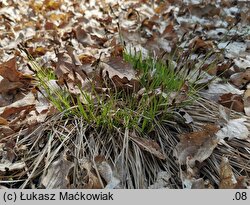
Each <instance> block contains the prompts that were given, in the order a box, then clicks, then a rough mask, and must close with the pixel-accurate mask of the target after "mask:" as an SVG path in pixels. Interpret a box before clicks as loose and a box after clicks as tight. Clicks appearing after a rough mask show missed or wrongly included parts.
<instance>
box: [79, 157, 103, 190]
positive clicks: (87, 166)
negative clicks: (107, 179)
mask: <svg viewBox="0 0 250 205" xmlns="http://www.w3.org/2000/svg"><path fill="white" fill-rule="evenodd" d="M79 162H80V167H81V169H82V171H86V174H85V175H84V176H83V178H81V179H80V180H82V182H80V183H84V186H83V188H84V189H101V188H103V186H102V184H101V182H100V180H99V178H98V176H97V175H96V173H95V171H94V169H93V168H92V163H91V162H90V161H89V160H88V159H86V158H83V159H81V160H80V161H79Z"/></svg>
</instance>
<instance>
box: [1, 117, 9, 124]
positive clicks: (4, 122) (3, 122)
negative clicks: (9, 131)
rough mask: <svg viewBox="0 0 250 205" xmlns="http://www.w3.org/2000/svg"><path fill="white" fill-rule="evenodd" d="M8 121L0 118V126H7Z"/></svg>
mask: <svg viewBox="0 0 250 205" xmlns="http://www.w3.org/2000/svg"><path fill="white" fill-rule="evenodd" d="M8 124H9V123H8V121H7V120H6V119H4V118H2V117H0V125H8Z"/></svg>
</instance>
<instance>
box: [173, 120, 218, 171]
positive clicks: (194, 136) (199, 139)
mask: <svg viewBox="0 0 250 205" xmlns="http://www.w3.org/2000/svg"><path fill="white" fill-rule="evenodd" d="M218 130H219V127H218V126H217V125H212V124H207V125H205V126H204V128H203V130H201V131H195V132H191V133H186V134H181V135H179V139H180V142H179V143H178V144H177V145H176V147H175V150H174V156H175V157H176V158H177V159H178V162H179V163H180V164H181V165H182V164H185V163H186V162H187V158H188V159H189V160H188V163H189V166H190V167H194V166H195V162H196V161H198V162H203V161H204V160H205V159H207V158H208V157H209V156H210V155H211V154H212V152H213V150H214V148H215V147H216V146H217V144H218V142H219V140H218V139H217V138H216V137H215V134H216V133H217V132H218Z"/></svg>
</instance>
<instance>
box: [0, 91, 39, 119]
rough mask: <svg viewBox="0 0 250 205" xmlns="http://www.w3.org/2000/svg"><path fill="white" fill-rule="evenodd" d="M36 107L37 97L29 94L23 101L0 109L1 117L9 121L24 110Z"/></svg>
mask: <svg viewBox="0 0 250 205" xmlns="http://www.w3.org/2000/svg"><path fill="white" fill-rule="evenodd" d="M34 106H35V97H34V95H33V94H32V93H28V94H27V95H26V96H25V97H24V98H23V99H21V100H18V101H16V102H14V103H12V104H10V105H8V106H6V107H2V108H0V116H1V117H3V118H5V119H7V118H8V117H9V116H10V115H12V114H15V115H17V114H19V112H20V111H22V110H30V109H31V108H33V107H34Z"/></svg>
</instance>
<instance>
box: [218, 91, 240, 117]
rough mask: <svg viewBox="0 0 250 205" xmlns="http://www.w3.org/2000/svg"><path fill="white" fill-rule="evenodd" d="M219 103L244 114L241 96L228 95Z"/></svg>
mask: <svg viewBox="0 0 250 205" xmlns="http://www.w3.org/2000/svg"><path fill="white" fill-rule="evenodd" d="M218 102H219V103H220V104H221V105H223V106H225V107H227V108H230V109H233V110H235V111H238V112H244V104H243V103H244V102H243V99H242V96H241V95H236V94H232V93H226V94H223V95H221V96H220V98H219V101H218Z"/></svg>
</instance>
